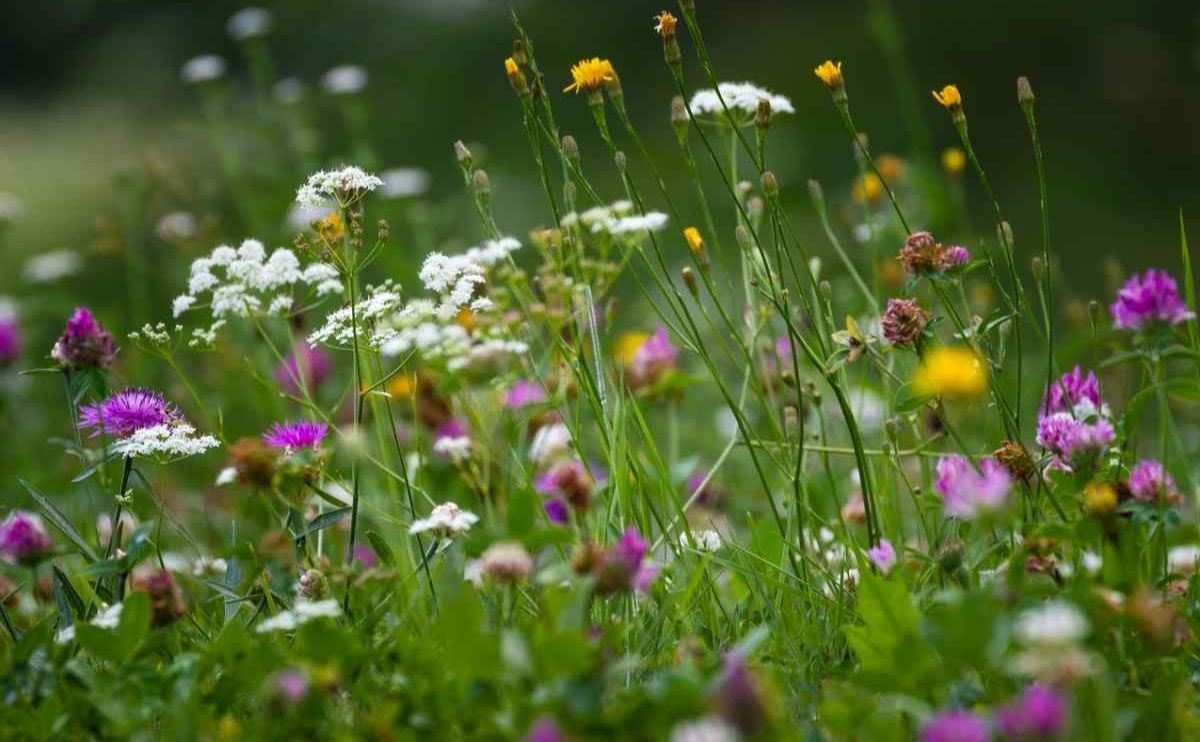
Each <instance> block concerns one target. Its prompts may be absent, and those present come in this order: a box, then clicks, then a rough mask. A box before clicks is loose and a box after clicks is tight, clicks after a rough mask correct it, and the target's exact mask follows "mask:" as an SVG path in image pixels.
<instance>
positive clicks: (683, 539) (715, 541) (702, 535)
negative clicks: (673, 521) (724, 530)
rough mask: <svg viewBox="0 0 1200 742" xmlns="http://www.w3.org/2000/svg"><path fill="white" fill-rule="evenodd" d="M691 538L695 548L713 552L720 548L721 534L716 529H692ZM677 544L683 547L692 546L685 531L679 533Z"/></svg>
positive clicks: (688, 547)
mask: <svg viewBox="0 0 1200 742" xmlns="http://www.w3.org/2000/svg"><path fill="white" fill-rule="evenodd" d="M692 539H695V541H696V548H697V549H699V550H700V551H707V552H709V553H713V552H717V551H720V550H721V534H719V533H717V532H716V531H713V530H706V531H692ZM679 545H680V546H682V547H684V548H685V549H690V548H691V547H692V541H691V540H690V539H689V538H688V535H687V533H681V534H679Z"/></svg>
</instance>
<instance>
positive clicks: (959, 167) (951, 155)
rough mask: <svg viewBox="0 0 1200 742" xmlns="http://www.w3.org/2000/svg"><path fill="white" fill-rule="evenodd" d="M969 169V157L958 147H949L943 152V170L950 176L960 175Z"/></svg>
mask: <svg viewBox="0 0 1200 742" xmlns="http://www.w3.org/2000/svg"><path fill="white" fill-rule="evenodd" d="M966 167H967V155H966V154H965V153H964V152H963V151H962V150H961V149H959V148H958V147H947V148H946V149H945V150H943V151H942V169H943V170H945V171H946V173H947V174H948V175H959V174H961V173H962V171H963V170H964V169H966Z"/></svg>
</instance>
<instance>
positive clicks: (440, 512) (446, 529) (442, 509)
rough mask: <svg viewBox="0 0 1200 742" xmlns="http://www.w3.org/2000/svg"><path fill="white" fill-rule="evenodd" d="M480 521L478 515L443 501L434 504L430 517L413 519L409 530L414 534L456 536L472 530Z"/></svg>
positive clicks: (442, 536)
mask: <svg viewBox="0 0 1200 742" xmlns="http://www.w3.org/2000/svg"><path fill="white" fill-rule="evenodd" d="M478 522H479V516H478V515H475V514H474V513H472V512H470V511H467V510H463V509H462V508H460V507H459V506H458V505H456V504H454V503H452V502H443V503H442V504H440V505H435V506H434V508H433V511H432V512H431V513H430V514H429V517H428V518H422V519H421V520H415V521H413V522H412V525H410V526H409V527H408V532H409V533H410V534H413V535H416V534H418V533H426V532H429V533H433V534H434V535H436V536H439V537H441V538H454V537H455V536H461V535H462V534H464V533H466V532H467V531H469V530H471V526H473V525H475V524H476V523H478Z"/></svg>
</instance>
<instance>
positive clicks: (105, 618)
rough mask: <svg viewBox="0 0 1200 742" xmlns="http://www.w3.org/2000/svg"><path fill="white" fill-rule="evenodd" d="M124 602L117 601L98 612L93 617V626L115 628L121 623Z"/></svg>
mask: <svg viewBox="0 0 1200 742" xmlns="http://www.w3.org/2000/svg"><path fill="white" fill-rule="evenodd" d="M124 605H125V604H124V603H116V604H114V605H110V606H108V607H107V608H105V609H104V610H102V611H100V612H99V613H97V614H96V617H95V618H93V619H92V626H99V627H100V628H102V629H115V628H117V626H118V625H119V624H120V623H121V609H122V608H123V607H124Z"/></svg>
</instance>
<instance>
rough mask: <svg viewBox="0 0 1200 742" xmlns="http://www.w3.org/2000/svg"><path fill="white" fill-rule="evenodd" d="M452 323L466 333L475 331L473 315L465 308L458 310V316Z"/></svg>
mask: <svg viewBox="0 0 1200 742" xmlns="http://www.w3.org/2000/svg"><path fill="white" fill-rule="evenodd" d="M454 321H455V322H457V323H458V326H459V327H461V328H463V329H464V330H466V331H467V332H473V331H474V330H475V313H474V312H472V311H471V310H470V309H467V308H466V307H463V308H462V309H460V310H458V315H457V316H455V318H454Z"/></svg>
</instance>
